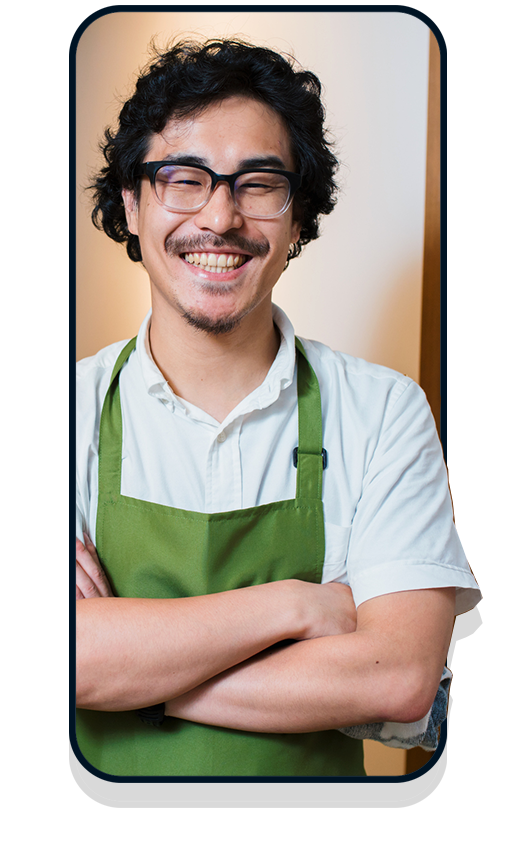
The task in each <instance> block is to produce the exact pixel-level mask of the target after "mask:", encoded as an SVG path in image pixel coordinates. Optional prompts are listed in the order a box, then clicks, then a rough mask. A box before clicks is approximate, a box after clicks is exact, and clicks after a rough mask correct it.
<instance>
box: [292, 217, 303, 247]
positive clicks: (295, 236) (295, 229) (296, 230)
mask: <svg viewBox="0 0 529 858" xmlns="http://www.w3.org/2000/svg"><path fill="white" fill-rule="evenodd" d="M300 234H301V224H300V223H298V222H297V221H292V227H291V230H290V242H291V244H297V242H298V241H299V236H300Z"/></svg>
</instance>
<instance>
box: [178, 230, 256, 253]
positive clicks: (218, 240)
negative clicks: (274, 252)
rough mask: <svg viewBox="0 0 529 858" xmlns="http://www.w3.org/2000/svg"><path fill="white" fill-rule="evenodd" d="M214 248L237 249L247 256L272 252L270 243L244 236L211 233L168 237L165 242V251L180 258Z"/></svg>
mask: <svg viewBox="0 0 529 858" xmlns="http://www.w3.org/2000/svg"><path fill="white" fill-rule="evenodd" d="M206 247H208V248H211V247H214V248H216V249H217V250H225V249H226V248H227V247H229V249H230V250H233V249H234V248H236V249H237V250H240V251H241V252H242V253H244V254H246V255H247V256H266V254H267V253H269V252H270V242H268V241H267V240H266V239H263V241H252V239H251V238H245V237H244V236H243V235H236V234H234V235H233V236H227V235H226V236H224V237H223V236H221V235H215V234H214V233H210V234H207V235H188V236H182V237H181V238H177V237H176V236H172V235H170V236H168V238H166V240H165V250H166V253H167V254H168V255H169V256H180V255H181V254H182V253H197V252H198V251H200V250H204V248H206Z"/></svg>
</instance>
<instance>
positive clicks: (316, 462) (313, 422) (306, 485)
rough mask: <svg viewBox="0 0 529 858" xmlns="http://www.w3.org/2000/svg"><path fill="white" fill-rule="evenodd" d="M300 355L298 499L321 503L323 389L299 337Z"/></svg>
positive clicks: (298, 360)
mask: <svg viewBox="0 0 529 858" xmlns="http://www.w3.org/2000/svg"><path fill="white" fill-rule="evenodd" d="M296 349H297V354H298V359H297V370H298V432H299V442H298V443H299V447H298V463H297V478H296V498H298V499H299V498H318V499H320V500H321V495H322V484H323V455H322V453H323V431H322V417H321V396H320V386H319V384H318V379H317V377H316V373H315V372H314V370H313V369H312V367H311V365H310V363H309V361H308V358H307V355H306V354H305V349H304V348H303V346H302V345H301V343H300V341H299V340H298V338H297V337H296Z"/></svg>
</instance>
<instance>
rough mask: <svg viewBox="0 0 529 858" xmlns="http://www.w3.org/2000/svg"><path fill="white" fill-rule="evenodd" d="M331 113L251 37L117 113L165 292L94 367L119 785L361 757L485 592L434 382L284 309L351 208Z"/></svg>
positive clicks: (80, 729) (89, 566)
mask: <svg viewBox="0 0 529 858" xmlns="http://www.w3.org/2000/svg"><path fill="white" fill-rule="evenodd" d="M323 118H324V114H323V108H322V105H321V102H320V86H319V82H318V81H317V78H315V77H314V75H312V74H311V73H309V72H305V71H299V70H298V71H297V70H295V69H294V67H293V66H292V65H290V63H289V62H287V60H285V59H284V58H282V57H280V56H279V55H277V54H275V53H273V52H271V51H268V50H266V49H263V48H256V47H253V46H248V45H245V44H243V43H240V42H233V41H225V42H218V43H207V44H206V45H204V46H200V45H199V46H194V45H189V44H180V45H177V46H176V47H174V48H173V49H171V50H169V51H167V52H166V53H165V54H161V55H160V56H159V57H158V58H157V60H156V61H155V62H154V63H153V65H152V66H151V67H150V69H148V70H147V71H146V72H145V73H144V74H143V75H142V76H141V77H140V79H139V81H138V84H137V88H136V92H135V94H134V95H133V96H132V98H131V99H129V101H128V102H127V103H126V104H125V105H124V107H123V109H122V111H121V114H120V119H119V127H118V130H117V132H116V134H115V135H114V134H112V133H111V132H109V131H107V135H106V145H105V147H104V150H103V151H104V154H105V158H106V166H105V167H103V169H102V170H101V172H100V174H99V176H98V178H97V180H96V183H95V198H96V207H95V210H94V215H93V217H94V222H96V223H101V225H102V227H103V229H104V230H105V231H106V232H107V234H108V235H110V237H112V238H113V239H114V240H116V241H119V242H126V244H127V250H128V253H129V256H130V257H131V259H133V260H134V261H140V260H141V261H142V263H143V265H144V266H145V268H146V270H147V272H148V274H149V278H150V283H151V293H152V313H151V314H150V315H149V316H148V318H147V319H146V320H145V322H144V323H143V325H142V327H141V329H140V332H139V334H138V337H137V339H135V340H134V341H131V342H130V343H127V344H124V343H118V344H115V345H114V346H110V347H108V348H107V349H103V351H102V352H100V353H99V354H98V355H96V356H95V357H94V358H89V359H87V360H85V361H81V362H80V365H79V381H78V393H79V418H78V427H79V437H78V529H79V536H81V535H82V534H83V533H84V534H85V536H84V537H83V541H84V543H85V545H84V546H83V544H82V542H81V541H80V542H79V543H78V551H77V560H78V563H77V573H78V578H77V584H78V589H77V595H78V602H77V609H78V610H77V629H78V645H77V646H78V662H77V666H78V687H77V702H78V706H79V718H78V726H77V740H78V744H79V748H80V751H81V753H82V754H83V756H84V757H85V759H86V760H87V761H88V762H89V763H90V764H91V765H92V766H94V767H95V768H96V769H97V770H99V771H102V772H105V773H107V774H110V775H113V776H140V777H160V776H168V777H184V778H185V777H210V776H213V777H215V776H216V777H219V776H220V777H231V776H240V777H282V776H294V777H350V776H356V775H362V774H364V770H363V765H362V746H361V743H360V742H358V741H356V740H354V739H351V738H349V737H347V736H345V735H344V734H343V733H341V732H339V728H343V727H347V726H350V725H354V724H364V723H369V722H380V721H395V722H413V721H416V720H418V719H420V718H422V717H423V716H424V715H425V714H426V713H427V712H428V710H429V708H430V706H431V704H432V701H433V699H434V696H435V693H436V690H437V687H438V684H439V679H440V676H441V673H442V670H443V665H444V662H445V659H446V654H447V650H448V646H449V642H450V635H451V631H452V625H453V619H454V613H458V612H461V611H464V610H468V609H469V608H470V607H473V606H474V605H475V604H476V602H477V601H478V599H479V591H477V589H476V584H475V581H474V579H473V577H472V575H471V573H470V571H469V569H468V566H467V564H466V561H465V558H464V555H463V552H462V550H461V547H460V545H459V541H458V539H457V536H456V534H455V530H454V528H453V523H452V514H451V504H450V498H449V493H448V487H447V482H446V472H445V469H444V465H443V462H442V455H441V451H440V445H439V442H438V439H437V436H436V433H435V428H434V424H433V420H432V418H431V414H430V412H429V409H428V406H427V404H426V402H425V399H424V395H423V394H422V392H421V391H420V389H419V388H418V387H417V386H416V385H415V384H414V383H413V382H411V381H410V380H409V379H407V378H404V377H402V376H401V375H399V374H398V373H396V372H393V371H390V370H387V369H384V368H381V367H374V366H372V365H369V364H366V363H365V362H363V361H359V360H356V359H354V358H350V357H348V356H345V355H340V354H336V353H333V352H332V351H331V350H330V349H328V348H326V347H325V346H323V345H321V344H318V343H312V342H308V341H299V340H295V338H294V333H293V331H292V328H291V326H290V323H289V322H288V319H286V317H285V316H284V314H283V313H281V311H280V310H279V309H278V308H276V307H274V305H273V304H272V289H273V287H274V285H275V283H276V282H277V280H278V278H279V277H280V275H281V272H282V271H283V270H284V268H285V266H286V264H287V262H288V261H289V260H290V259H292V258H294V257H295V256H297V255H298V254H299V252H300V251H301V248H302V246H303V245H305V244H307V243H308V242H310V241H311V240H313V239H314V238H316V237H317V235H318V222H319V218H320V216H321V215H322V214H326V213H329V212H330V211H331V210H332V208H333V206H334V195H335V183H334V179H333V176H334V173H335V170H336V167H337V162H336V159H335V157H334V156H333V154H332V153H331V151H330V149H329V147H328V145H327V144H326V141H325V136H324V130H323ZM100 562H101V567H102V568H101V567H100ZM105 573H106V574H105ZM106 576H108V580H107V577H106ZM109 582H110V583H109ZM322 582H323V586H322ZM348 585H349V586H348ZM351 589H352V592H351ZM113 594H114V595H116V596H119V597H121V598H108V597H110V596H112V595H113ZM353 596H354V600H353ZM90 597H107V598H90ZM355 603H356V605H355ZM149 720H150V721H151V725H148V724H147V723H145V722H148V721H149ZM152 725H154V726H152Z"/></svg>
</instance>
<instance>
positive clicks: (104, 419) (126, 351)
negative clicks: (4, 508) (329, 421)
mask: <svg viewBox="0 0 529 858" xmlns="http://www.w3.org/2000/svg"><path fill="white" fill-rule="evenodd" d="M135 346H136V337H134V338H133V339H132V340H130V341H129V342H128V343H127V345H126V346H125V347H124V348H123V350H122V351H121V353H120V355H119V357H118V359H117V361H116V363H115V365H114V369H113V371H112V376H111V378H110V385H109V388H108V390H107V394H106V396H105V402H104V404H103V409H102V412H101V421H100V429H99V498H100V499H105V500H109V501H116V500H117V498H118V497H119V495H120V494H121V460H122V446H123V438H122V436H123V428H122V417H121V398H120V394H119V373H120V371H121V369H122V367H123V366H124V364H125V363H126V361H127V360H128V358H129V356H130V355H131V353H132V352H133V350H134V348H135ZM296 349H297V372H298V432H299V446H298V461H297V475H296V498H297V499H300V498H318V499H320V500H321V495H322V483H323V458H322V446H323V441H322V418H321V397H320V387H319V384H318V379H317V377H316V373H315V372H314V370H313V369H312V367H311V365H310V363H309V361H308V359H307V355H306V354H305V349H304V348H303V346H302V345H301V343H300V341H299V340H298V338H297V337H296ZM103 451H104V455H103Z"/></svg>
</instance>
